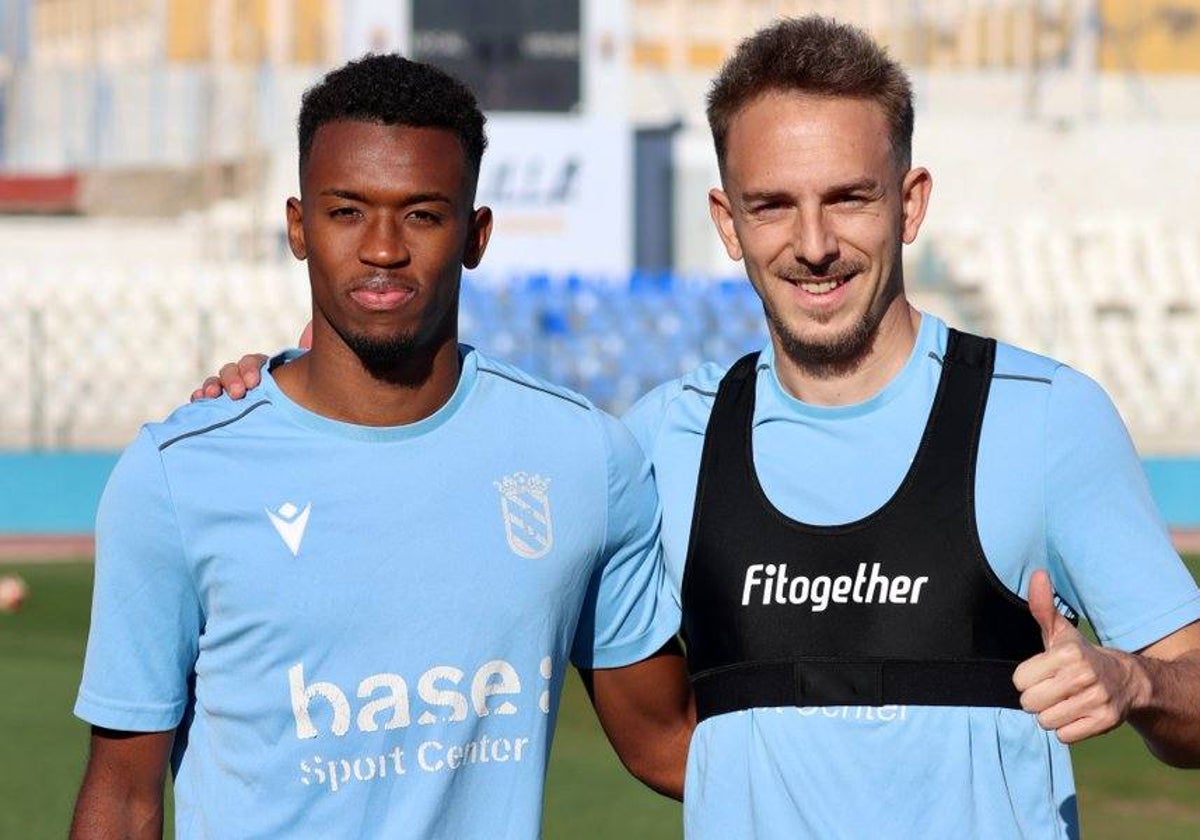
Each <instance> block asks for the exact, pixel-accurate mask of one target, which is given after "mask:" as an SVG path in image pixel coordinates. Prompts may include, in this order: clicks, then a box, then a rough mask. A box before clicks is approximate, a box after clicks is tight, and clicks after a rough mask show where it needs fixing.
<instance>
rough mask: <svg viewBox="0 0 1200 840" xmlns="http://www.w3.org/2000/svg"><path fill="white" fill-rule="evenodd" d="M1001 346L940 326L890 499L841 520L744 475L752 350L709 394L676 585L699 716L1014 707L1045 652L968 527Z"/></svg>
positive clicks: (749, 466) (749, 445) (749, 467)
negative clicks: (936, 362) (771, 494)
mask: <svg viewBox="0 0 1200 840" xmlns="http://www.w3.org/2000/svg"><path fill="white" fill-rule="evenodd" d="M994 360H995V342H994V341H991V340H986V339H982V338H978V337H976V336H972V335H967V334H963V333H959V332H957V331H955V330H951V331H950V335H949V339H948V342H947V350H946V357H945V359H944V360H943V361H942V374H941V379H940V381H939V384H938V390H937V395H936V396H935V398H934V404H933V408H932V409H931V411H930V415H929V419H928V422H927V425H926V428H925V432H924V435H923V436H922V439H921V443H920V445H919V447H918V449H917V452H916V454H915V456H914V458H913V462H912V466H911V467H910V469H909V471H908V474H907V475H906V476H905V477H904V479H903V481H902V482H901V484H900V487H899V488H898V489H897V490H896V492H895V494H894V495H893V496H892V498H891V499H890V500H889V501H888V502H887V503H886V504H885V505H884V506H883V507H882V508H880V509H879V510H877V511H876V512H874V513H872V514H870V515H869V516H867V517H864V518H863V519H861V520H859V521H857V522H852V523H847V524H845V525H837V526H814V525H808V524H805V523H802V522H796V521H794V520H791V519H789V518H788V517H786V516H785V515H784V514H783V513H782V512H781V511H779V510H777V509H776V508H775V507H774V505H773V504H772V503H771V502H770V500H769V499H768V498H767V497H766V495H765V493H764V492H763V490H762V488H761V486H760V485H759V483H758V478H757V474H756V471H755V469H754V462H753V461H754V455H753V423H754V398H755V388H756V384H757V366H758V357H757V354H754V355H750V356H747V357H744V358H743V359H741V360H739V361H738V362H737V363H736V364H735V365H734V366H733V367H732V368H731V369H730V371H729V373H728V374H727V375H726V376H725V378H724V379H723V380H722V382H721V386H720V388H719V389H718V393H717V398H716V402H715V404H714V405H713V409H712V414H711V416H710V419H709V424H708V428H707V431H706V434H705V441H704V450H703V455H702V457H701V468H700V474H699V477H698V481H697V490H696V506H695V513H694V516H693V520H692V532H691V541H690V543H689V548H688V559H687V563H686V567H685V573H684V582H683V613H684V615H683V630H684V638H685V641H686V643H687V656H688V665H689V669H690V671H691V674H692V681H693V686H694V688H695V693H696V704H697V712H698V714H699V717H700V719H704V718H706V717H710V716H712V715H715V714H724V713H727V712H731V711H737V710H740V709H747V708H754V707H770V706H821V705H866V706H883V705H891V704H915V705H952V706H996V707H1008V708H1018V707H1019V695H1018V693H1017V691H1016V689H1015V688H1014V686H1013V684H1012V674H1013V670H1014V669H1015V667H1016V665H1017V663H1019V662H1020V661H1022V660H1024V659H1026V658H1028V657H1029V656H1032V655H1033V654H1035V653H1037V652H1039V651H1040V650H1041V634H1040V631H1039V630H1038V627H1037V623H1036V622H1035V621H1034V620H1033V618H1032V617H1031V616H1030V615H1029V611H1028V606H1027V605H1026V603H1025V602H1024V601H1023V600H1021V599H1020V598H1018V597H1017V596H1015V595H1014V594H1013V593H1011V592H1010V591H1009V590H1008V589H1007V588H1006V587H1005V586H1004V584H1003V583H1001V582H1000V581H999V580H998V579H997V578H996V576H995V573H994V572H993V571H992V569H991V567H990V565H989V564H988V562H987V559H986V558H985V557H984V555H983V550H982V547H981V546H980V543H979V536H978V530H977V528H976V524H975V509H974V508H975V502H974V498H975V461H976V453H977V450H978V445H979V435H980V430H981V428H982V424H983V416H984V412H985V410H986V406H987V397H988V392H989V389H990V386H991V376H992V368H993V365H994Z"/></svg>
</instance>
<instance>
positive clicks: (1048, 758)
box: [626, 315, 1200, 840]
mask: <svg viewBox="0 0 1200 840" xmlns="http://www.w3.org/2000/svg"><path fill="white" fill-rule="evenodd" d="M946 338H947V328H946V325H945V324H944V323H943V322H942V321H940V320H938V319H937V318H935V317H932V316H930V315H924V316H923V317H922V319H921V326H920V330H919V334H918V336H917V340H916V346H915V347H914V349H913V352H912V355H911V357H910V358H909V360H908V362H907V363H906V365H905V366H904V368H903V369H902V370H901V372H900V373H899V374H898V375H897V376H896V377H895V378H894V379H893V380H892V381H891V382H890V383H889V384H888V385H887V386H886V387H885V388H884V389H883V390H882V391H880V392H879V393H877V394H876V395H875V396H873V397H871V398H870V399H868V400H866V401H864V402H861V403H857V404H854V405H846V406H837V407H823V406H815V405H809V404H806V403H803V402H801V401H799V400H797V399H795V398H794V397H792V396H791V395H790V394H788V393H787V392H786V391H784V389H783V388H782V386H781V385H780V384H779V380H778V378H777V377H776V375H775V371H774V355H773V353H772V351H771V349H770V348H768V349H767V350H766V351H765V352H764V353H763V355H762V357H761V359H760V364H759V375H758V382H757V390H756V401H755V415H754V432H753V434H754V439H753V450H754V463H755V468H756V470H757V472H758V475H759V479H760V481H761V483H762V485H763V487H764V489H765V491H766V493H767V495H768V496H769V497H770V500H771V502H772V503H773V504H774V505H775V506H776V507H778V508H780V509H781V510H782V511H783V512H784V513H785V514H786V515H787V516H789V517H791V518H793V519H797V520H801V521H804V522H808V523H811V524H815V525H834V524H840V523H845V522H850V521H854V520H857V519H860V518H862V517H864V516H866V515H867V514H869V513H871V512H872V511H874V510H876V509H878V508H879V507H881V506H882V505H883V504H884V503H885V502H886V501H887V500H888V499H889V498H890V497H891V496H892V494H893V493H894V492H895V490H896V488H897V486H898V485H899V484H900V481H901V479H902V478H903V476H904V475H905V473H906V472H907V471H908V468H909V465H910V462H911V460H912V457H913V455H914V454H915V452H916V451H917V446H918V444H919V441H920V437H921V434H922V432H923V430H924V427H925V423H926V419H927V417H928V415H929V411H930V408H931V406H932V404H933V398H934V393H935V391H936V389H937V384H938V379H939V377H940V374H941V364H940V358H941V356H942V354H943V353H944V351H945V347H946ZM723 374H724V370H723V369H721V368H718V367H716V366H714V365H708V366H705V367H702V368H700V369H699V370H697V371H696V372H694V373H693V374H691V375H689V376H686V377H684V378H683V379H681V380H678V381H676V382H672V383H669V384H667V385H664V386H662V387H660V388H658V389H656V390H654V391H652V392H651V393H650V394H649V395H647V396H646V397H645V398H643V399H642V400H641V401H640V402H639V403H638V404H637V405H635V406H634V407H633V409H632V410H631V411H630V413H629V415H628V416H627V417H626V422H627V423H628V425H629V426H630V427H631V428H632V429H633V431H634V433H635V435H636V436H637V437H638V439H639V441H640V442H641V443H642V445H643V448H644V449H645V451H646V453H647V454H648V455H649V456H650V458H651V462H652V464H653V468H654V472H655V481H656V483H657V485H658V491H659V495H660V497H661V499H662V504H663V543H664V548H665V554H666V558H667V566H668V575H669V576H670V577H671V579H672V584H673V586H674V589H675V592H676V593H678V592H679V587H680V582H681V580H682V576H683V567H684V561H685V557H686V553H687V543H688V536H689V531H690V528H691V520H692V507H693V502H694V498H695V494H696V476H697V471H698V469H699V464H700V454H701V446H702V443H703V436H704V431H705V427H706V425H707V422H708V415H709V411H710V409H711V408H712V403H713V398H714V395H715V393H716V390H717V386H718V384H719V383H720V380H721V377H722V376H723ZM975 509H976V512H977V518H978V527H979V533H980V538H981V540H982V543H983V547H984V550H985V552H986V554H987V557H988V561H989V562H990V564H991V566H992V568H993V569H994V570H995V572H996V574H997V576H998V577H999V579H1000V580H1001V581H1002V582H1003V583H1004V584H1005V585H1006V586H1007V587H1008V588H1009V589H1011V590H1012V591H1013V592H1016V593H1020V594H1022V595H1024V594H1025V593H1026V591H1027V587H1028V580H1029V577H1030V575H1031V573H1032V572H1033V571H1034V570H1035V569H1037V568H1042V567H1044V568H1047V569H1048V570H1049V571H1050V573H1051V576H1052V578H1053V580H1054V585H1055V588H1056V589H1057V591H1058V593H1059V594H1060V595H1061V597H1062V598H1063V599H1064V600H1065V601H1066V602H1067V603H1068V604H1069V605H1070V606H1072V607H1073V608H1075V609H1076V610H1077V611H1078V612H1080V613H1081V614H1083V615H1085V616H1086V617H1087V618H1088V619H1090V620H1091V622H1092V623H1093V625H1094V626H1095V628H1096V630H1097V632H1098V633H1099V635H1100V638H1101V639H1102V640H1103V642H1104V643H1105V644H1107V645H1112V646H1115V647H1119V648H1122V649H1125V650H1136V649H1138V648H1141V647H1144V646H1145V645H1148V644H1150V643H1151V642H1154V641H1156V640H1158V639H1160V638H1162V637H1163V636H1166V635H1168V634H1169V633H1171V632H1172V631H1174V630H1176V629H1178V628H1180V627H1182V626H1183V625H1185V624H1187V623H1189V622H1191V621H1193V620H1195V619H1197V618H1200V592H1198V591H1197V588H1196V585H1195V583H1194V582H1193V580H1192V579H1191V576H1190V575H1189V574H1188V572H1187V570H1186V569H1185V568H1184V567H1183V565H1182V563H1181V562H1180V560H1179V557H1178V555H1176V553H1175V552H1174V550H1173V549H1172V547H1171V543H1170V540H1169V538H1168V535H1167V533H1166V529H1165V527H1164V525H1163V523H1162V521H1161V518H1160V517H1159V515H1158V513H1157V511H1156V510H1155V507H1154V504H1153V502H1152V500H1151V497H1150V494H1149V490H1148V487H1147V484H1146V481H1145V478H1144V476H1143V473H1142V470H1141V465H1140V462H1139V461H1138V458H1137V455H1136V453H1135V451H1134V449H1133V446H1132V444H1131V442H1130V440H1129V437H1128V435H1127V433H1126V431H1125V429H1124V426H1123V424H1122V423H1121V420H1120V418H1119V417H1118V415H1117V413H1116V411H1115V409H1114V408H1113V406H1112V404H1111V402H1110V401H1109V399H1108V398H1107V396H1106V395H1105V394H1104V392H1103V391H1102V390H1101V389H1100V387H1099V386H1097V385H1096V384H1095V383H1094V382H1092V381H1091V380H1089V379H1087V378H1086V377H1084V376H1083V375H1081V374H1079V373H1077V372H1076V371H1074V370H1072V369H1070V368H1068V367H1065V366H1063V365H1060V364H1058V363H1056V362H1054V361H1051V360H1049V359H1046V358H1043V357H1040V356H1036V355H1033V354H1031V353H1027V352H1024V351H1021V350H1018V349H1016V348H1014V347H1011V346H1008V345H1004V344H1001V345H999V347H998V350H997V356H996V367H995V375H994V377H993V382H992V388H991V395H990V397H989V401H988V404H987V413H986V415H985V417H984V422H983V430H982V439H981V441H980V447H979V456H978V473H977V477H976V501H975ZM677 597H678V596H677ZM684 803H685V828H686V834H687V836H688V837H689V838H692V839H693V840H709V838H713V840H717V838H720V839H721V840H724V839H725V838H730V837H737V838H796V837H815V838H862V837H897V838H910V837H922V838H923V837H964V838H965V837H969V838H1012V837H1031V838H1046V837H1061V836H1074V835H1075V834H1077V833H1078V825H1077V816H1076V807H1075V794H1074V782H1073V780H1072V776H1071V767H1070V760H1069V757H1068V754H1067V749H1066V747H1064V746H1063V745H1062V744H1060V743H1059V742H1058V740H1057V738H1055V736H1054V735H1053V734H1052V733H1047V732H1044V731H1043V730H1042V729H1041V728H1040V727H1039V726H1038V725H1037V722H1036V719H1035V718H1034V717H1033V716H1032V715H1030V714H1027V713H1025V712H1023V711H1020V710H1011V709H991V708H948V707H919V706H889V707H883V708H866V707H820V708H794V707H793V708H770V709H756V710H751V711H746V712H738V713H733V714H727V715H721V716H717V717H713V718H709V719H708V720H706V721H704V722H703V723H702V724H701V725H700V726H699V728H698V729H697V731H696V734H695V736H694V738H693V741H692V747H691V752H690V755H689V759H688V774H687V785H686V792H685V799H684Z"/></svg>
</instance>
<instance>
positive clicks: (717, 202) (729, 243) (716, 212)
mask: <svg viewBox="0 0 1200 840" xmlns="http://www.w3.org/2000/svg"><path fill="white" fill-rule="evenodd" d="M708 213H709V215H710V216H712V220H713V224H714V225H716V226H717V233H718V234H719V235H720V237H721V241H722V242H724V243H725V253H727V254H729V259H731V260H733V261H734V262H737V261H738V260H740V259H741V258H742V243H741V242H740V241H738V236H737V230H735V229H734V226H733V206H732V205H731V204H730V203H729V196H727V195H726V194H725V191H724V190H722V189H720V188H718V187H713V188H712V189H711V190H709V191H708Z"/></svg>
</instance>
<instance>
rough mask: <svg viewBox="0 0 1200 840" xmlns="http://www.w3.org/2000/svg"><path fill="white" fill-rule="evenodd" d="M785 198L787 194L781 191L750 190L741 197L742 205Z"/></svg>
mask: <svg viewBox="0 0 1200 840" xmlns="http://www.w3.org/2000/svg"><path fill="white" fill-rule="evenodd" d="M787 197H788V195H787V193H786V192H783V191H782V190H750V191H748V192H744V193H742V195H741V199H742V204H758V203H760V202H772V201H780V200H786V199H787Z"/></svg>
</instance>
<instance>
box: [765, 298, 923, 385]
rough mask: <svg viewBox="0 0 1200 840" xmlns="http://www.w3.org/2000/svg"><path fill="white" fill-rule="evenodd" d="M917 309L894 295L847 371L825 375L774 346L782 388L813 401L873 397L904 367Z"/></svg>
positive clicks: (913, 341) (917, 322) (915, 327)
mask: <svg viewBox="0 0 1200 840" xmlns="http://www.w3.org/2000/svg"><path fill="white" fill-rule="evenodd" d="M920 324H921V313H920V312H918V311H917V310H916V309H914V308H913V307H912V306H911V305H909V303H908V301H907V300H906V299H905V297H904V295H902V294H901V295H898V296H897V297H896V299H895V300H894V301H892V303H891V305H890V306H889V307H888V309H887V312H885V313H884V316H883V319H882V320H881V321H880V322H879V327H878V328H877V329H876V331H875V337H874V340H873V341H872V342H871V346H870V348H869V349H868V350H867V353H866V355H865V356H864V357H863V359H862V360H861V361H860V362H859V364H857V365H856V366H855V367H854V369H853V370H851V371H849V372H847V373H844V374H842V373H839V374H834V375H832V376H831V375H825V374H824V373H819V372H816V371H813V370H810V369H808V368H805V367H803V366H801V365H798V364H797V363H796V362H794V361H793V360H792V359H791V358H789V357H788V356H787V354H786V353H784V352H783V350H782V348H781V347H780V346H779V342H778V341H775V339H774V338H773V337H772V342H773V343H774V346H775V370H776V374H777V375H778V376H779V382H780V384H781V385H783V387H784V390H786V391H787V392H788V393H789V394H791V395H792V396H794V397H795V398H796V399H799V400H803V401H804V402H806V403H811V404H813V405H850V404H852V403H857V402H862V401H863V400H866V399H869V398H870V397H873V396H874V395H875V394H877V393H879V392H880V391H881V390H883V388H884V387H885V386H886V385H887V384H888V383H889V382H891V381H892V378H893V377H895V376H896V374H898V373H899V372H900V370H901V369H902V368H903V367H904V364H905V362H907V361H908V357H909V356H910V355H911V354H912V349H913V345H914V344H916V341H917V330H918V328H919V327H920Z"/></svg>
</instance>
